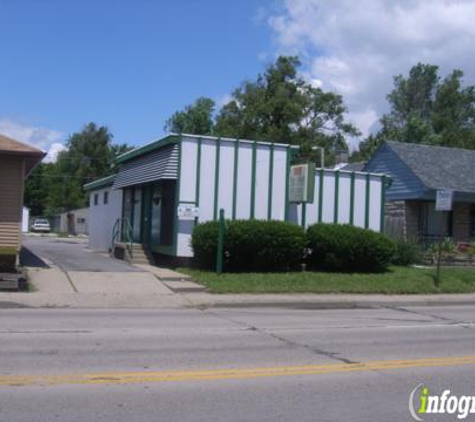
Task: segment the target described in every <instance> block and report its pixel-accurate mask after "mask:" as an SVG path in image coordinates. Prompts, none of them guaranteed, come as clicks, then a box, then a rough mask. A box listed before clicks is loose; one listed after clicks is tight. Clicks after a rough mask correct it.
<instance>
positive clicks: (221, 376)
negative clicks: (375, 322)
mask: <svg viewBox="0 0 475 422" xmlns="http://www.w3.org/2000/svg"><path fill="white" fill-rule="evenodd" d="M460 365H475V356H456V357H443V358H425V359H409V360H386V361H385V360H382V361H368V362H362V363H341V364H339V363H338V364H326V365H305V366H276V367H264V368H235V369H210V370H197V371H159V372H106V373H84V374H60V375H0V387H11V386H32V385H61V384H63V385H64V384H78V385H81V384H83V385H84V384H141V383H154V382H166V381H205V380H208V381H211V380H225V379H253V378H260V377H285V376H293V375H321V374H333V373H345V372H370V371H387V370H396V369H408V368H427V367H447V366H460Z"/></svg>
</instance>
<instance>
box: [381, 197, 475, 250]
mask: <svg viewBox="0 0 475 422" xmlns="http://www.w3.org/2000/svg"><path fill="white" fill-rule="evenodd" d="M385 219H386V224H385V227H386V233H387V234H388V235H390V236H391V237H395V238H403V239H406V240H411V241H414V242H416V243H419V244H424V245H430V244H431V243H434V242H436V241H437V240H438V239H439V238H440V237H441V236H443V237H450V238H452V239H453V240H454V242H456V243H466V242H470V241H472V240H474V239H475V204H474V203H470V202H454V204H453V210H452V211H450V212H448V213H442V212H438V211H436V210H435V201H420V200H407V201H388V202H387V203H386V213H385Z"/></svg>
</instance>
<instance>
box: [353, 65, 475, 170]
mask: <svg viewBox="0 0 475 422" xmlns="http://www.w3.org/2000/svg"><path fill="white" fill-rule="evenodd" d="M462 82H463V72H462V71H461V70H457V69H455V70H453V71H452V73H450V74H449V75H448V76H447V77H445V78H444V79H442V78H441V77H440V76H439V68H438V66H434V65H429V64H423V63H418V64H417V65H415V66H413V67H412V68H411V70H410V71H409V75H408V76H407V77H404V76H403V75H398V76H396V77H394V88H393V90H392V91H391V93H390V94H389V95H388V96H387V99H388V101H389V105H390V111H389V113H387V114H385V115H383V116H382V118H381V120H380V123H381V129H380V131H379V132H378V133H377V134H375V135H370V136H369V137H368V138H367V139H365V140H364V141H363V142H362V143H361V144H360V148H359V151H357V152H355V153H354V154H353V155H352V157H351V158H352V161H365V160H367V159H369V157H370V156H371V155H372V154H373V153H374V151H375V150H376V149H377V148H378V146H379V145H380V144H381V143H382V142H384V141H399V142H410V143H427V144H432V145H440V146H448V147H458V148H467V149H475V87H474V86H466V87H464V86H463V83H462Z"/></svg>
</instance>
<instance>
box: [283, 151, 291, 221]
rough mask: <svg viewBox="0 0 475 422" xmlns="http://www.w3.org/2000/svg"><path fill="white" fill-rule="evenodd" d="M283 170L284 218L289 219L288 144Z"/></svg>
mask: <svg viewBox="0 0 475 422" xmlns="http://www.w3.org/2000/svg"><path fill="white" fill-rule="evenodd" d="M285 171H286V174H285V200H284V204H285V205H284V206H285V209H284V220H285V221H289V183H290V146H288V147H287V165H286V170H285Z"/></svg>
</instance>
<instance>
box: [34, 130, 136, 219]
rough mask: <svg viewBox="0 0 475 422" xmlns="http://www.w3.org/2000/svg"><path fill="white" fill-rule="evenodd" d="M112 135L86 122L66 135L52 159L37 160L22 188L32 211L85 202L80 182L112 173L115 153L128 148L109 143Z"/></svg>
mask: <svg viewBox="0 0 475 422" xmlns="http://www.w3.org/2000/svg"><path fill="white" fill-rule="evenodd" d="M112 138H113V137H112V134H111V133H110V132H109V131H108V129H107V127H105V126H97V125H96V124H95V123H89V124H87V125H86V126H85V127H84V128H83V130H82V131H81V132H78V133H74V134H73V135H71V136H70V137H69V139H68V140H67V143H66V149H65V150H64V151H61V152H60V153H59V154H58V157H57V160H56V162H55V163H51V164H44V163H42V164H40V165H39V166H38V167H37V168H36V169H35V171H34V172H33V173H32V174H31V175H30V178H29V179H28V180H27V183H26V188H25V204H26V205H27V206H28V207H30V208H31V213H32V215H47V216H51V215H53V214H56V213H58V212H64V211H68V210H71V209H75V208H81V207H84V206H86V205H87V197H86V195H85V193H84V191H83V185H84V184H86V183H89V182H92V181H94V180H96V179H100V178H102V177H105V176H108V175H110V174H113V173H114V172H115V171H116V168H115V164H114V160H115V157H117V156H118V155H120V154H122V153H124V152H126V151H128V150H129V149H130V147H128V146H127V145H125V144H123V145H117V144H112Z"/></svg>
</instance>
